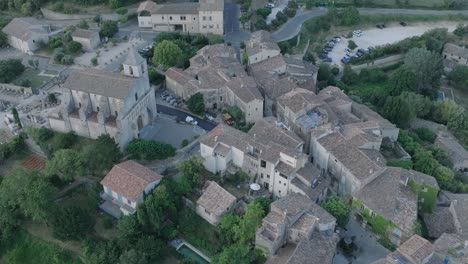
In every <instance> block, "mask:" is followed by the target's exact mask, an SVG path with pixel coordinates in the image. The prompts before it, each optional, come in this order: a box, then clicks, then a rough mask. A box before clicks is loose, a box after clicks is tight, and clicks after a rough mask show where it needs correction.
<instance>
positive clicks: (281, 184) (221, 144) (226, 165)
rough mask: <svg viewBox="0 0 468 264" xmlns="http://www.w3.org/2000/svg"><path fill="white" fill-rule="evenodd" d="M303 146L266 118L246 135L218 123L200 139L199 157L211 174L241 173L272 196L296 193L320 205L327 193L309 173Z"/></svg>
mask: <svg viewBox="0 0 468 264" xmlns="http://www.w3.org/2000/svg"><path fill="white" fill-rule="evenodd" d="M303 144H304V143H303V141H302V140H301V139H300V138H299V137H298V136H296V135H295V134H294V133H292V132H291V131H289V130H288V129H286V128H284V127H283V126H281V124H280V123H277V121H276V120H275V119H274V118H271V117H270V118H264V119H260V120H258V121H257V122H256V123H255V125H254V126H253V127H252V129H251V130H250V131H249V132H248V133H245V132H242V131H240V130H237V129H235V128H232V127H230V126H227V125H224V124H219V125H218V126H217V127H216V128H214V129H213V130H212V131H210V132H209V133H208V134H207V135H205V136H204V137H203V138H202V139H201V140H200V154H201V156H202V157H203V158H204V166H205V168H206V169H207V170H208V171H210V172H212V173H220V174H221V175H225V174H235V173H236V172H237V171H239V170H243V171H245V172H246V173H247V174H248V175H250V176H251V177H252V178H254V177H255V179H256V183H258V184H259V185H260V186H262V187H263V188H264V189H266V190H268V191H269V192H271V193H273V195H274V197H277V198H279V197H283V196H285V195H288V194H290V193H300V194H303V195H306V196H308V197H309V199H312V200H313V201H317V202H320V201H321V200H322V199H323V198H324V197H325V196H326V194H327V192H328V188H327V180H326V179H324V178H323V175H322V174H320V172H319V171H318V170H312V168H311V167H310V165H309V164H308V161H307V155H305V154H304V153H303V152H302V150H303Z"/></svg>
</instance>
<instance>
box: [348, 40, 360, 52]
mask: <svg viewBox="0 0 468 264" xmlns="http://www.w3.org/2000/svg"><path fill="white" fill-rule="evenodd" d="M357 47H358V46H357V44H356V42H354V41H352V40H348V48H349V49H350V50H354V49H355V48H357Z"/></svg>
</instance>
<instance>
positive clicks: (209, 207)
mask: <svg viewBox="0 0 468 264" xmlns="http://www.w3.org/2000/svg"><path fill="white" fill-rule="evenodd" d="M235 204H236V197H235V196H234V195H232V194H230V193H229V192H228V191H226V190H225V189H224V188H223V187H221V186H219V185H218V184H217V183H216V182H214V181H207V182H206V183H205V186H204V187H203V194H202V195H201V196H200V198H198V200H197V203H196V208H195V211H196V212H197V214H198V215H199V216H201V217H202V218H203V219H205V220H206V221H208V223H210V224H212V225H217V224H218V223H219V222H220V221H221V217H222V216H223V215H224V214H226V213H228V212H230V211H232V210H233V209H234V206H235Z"/></svg>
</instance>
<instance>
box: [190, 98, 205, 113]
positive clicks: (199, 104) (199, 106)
mask: <svg viewBox="0 0 468 264" xmlns="http://www.w3.org/2000/svg"><path fill="white" fill-rule="evenodd" d="M186 104H187V107H188V109H189V110H190V111H191V112H192V113H195V114H197V115H203V113H204V112H205V101H204V100H203V94H201V93H196V94H194V95H192V96H191V97H190V98H189V99H188V100H187V102H186Z"/></svg>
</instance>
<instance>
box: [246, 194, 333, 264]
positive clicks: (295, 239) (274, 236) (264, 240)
mask: <svg viewBox="0 0 468 264" xmlns="http://www.w3.org/2000/svg"><path fill="white" fill-rule="evenodd" d="M335 225H336V219H335V218H334V217H333V216H332V215H330V214H329V213H328V212H327V211H325V209H323V208H321V207H320V206H319V205H317V204H316V203H314V202H313V201H312V200H310V199H309V198H308V197H306V196H304V195H301V194H295V193H292V194H289V195H287V196H284V197H282V198H280V199H278V200H276V201H274V202H273V203H271V210H270V213H268V215H267V216H265V218H263V220H262V226H261V227H260V228H258V229H257V231H256V233H255V247H256V248H258V249H260V250H262V251H263V253H264V254H265V255H275V254H276V253H277V252H278V250H279V249H280V248H281V247H284V246H286V245H287V244H288V243H290V244H295V245H297V244H299V245H300V243H301V242H302V241H310V240H315V239H316V238H313V237H312V234H313V233H315V232H329V233H330V234H332V233H333V231H334V228H335ZM336 242H337V241H336ZM336 242H335V245H336ZM300 252H302V250H300ZM300 252H298V253H297V254H298V256H296V257H295V258H297V257H299V255H300V254H302V253H300ZM293 259H294V258H293ZM292 263H296V262H292Z"/></svg>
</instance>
